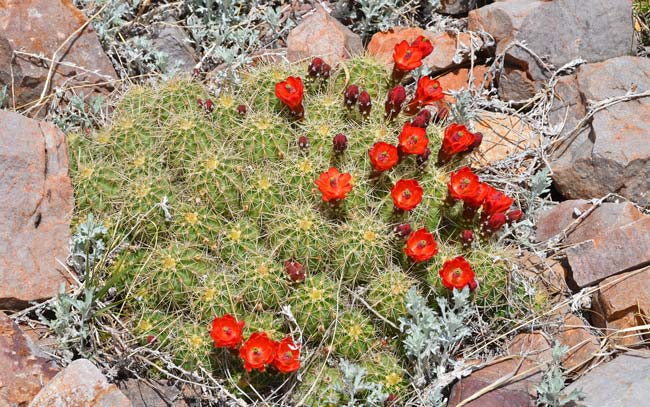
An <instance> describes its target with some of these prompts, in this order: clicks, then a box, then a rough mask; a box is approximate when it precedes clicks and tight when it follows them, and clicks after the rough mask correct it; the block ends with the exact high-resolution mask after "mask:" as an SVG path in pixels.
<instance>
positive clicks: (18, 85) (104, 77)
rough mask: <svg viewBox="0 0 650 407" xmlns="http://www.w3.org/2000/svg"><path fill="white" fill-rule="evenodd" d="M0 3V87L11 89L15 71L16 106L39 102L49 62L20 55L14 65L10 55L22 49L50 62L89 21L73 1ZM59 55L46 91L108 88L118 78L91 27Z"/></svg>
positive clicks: (44, 0) (22, 0) (6, 1)
mask: <svg viewBox="0 0 650 407" xmlns="http://www.w3.org/2000/svg"><path fill="white" fill-rule="evenodd" d="M0 4H2V7H0V50H1V52H0V87H2V86H3V85H8V86H9V89H11V87H12V70H13V81H14V82H13V86H14V90H15V96H16V105H17V106H20V105H25V104H28V103H29V102H33V101H36V100H38V99H39V97H40V95H41V92H42V91H43V87H44V86H45V81H46V78H47V75H48V71H49V66H50V63H49V62H45V61H43V60H41V59H39V58H37V57H33V56H28V55H25V54H16V58H15V59H14V63H13V64H11V63H10V61H11V55H12V53H13V52H15V51H20V52H25V53H29V54H34V55H42V56H43V57H44V58H48V59H51V58H52V57H53V56H54V53H55V52H56V51H57V49H58V48H59V47H60V46H61V45H62V44H63V43H64V42H65V41H66V39H67V38H68V37H69V36H70V35H71V34H73V33H74V32H75V31H76V30H77V29H79V28H80V27H81V26H82V25H83V24H85V23H86V22H87V21H88V20H87V19H86V17H85V16H84V14H83V13H82V12H81V11H79V10H77V9H76V8H75V7H74V5H73V4H72V1H71V0H5V1H3V2H1V3H0ZM56 57H57V60H58V61H59V62H60V63H59V64H58V65H57V66H56V69H55V71H54V75H53V76H52V81H51V84H50V86H49V88H48V90H47V92H49V91H50V90H51V89H52V88H54V87H59V86H66V87H73V86H77V87H78V86H82V85H89V84H90V85H95V87H96V88H103V89H106V88H109V89H110V85H107V84H106V82H110V81H113V80H115V79H117V74H116V73H115V69H114V68H113V65H112V64H111V62H110V60H109V59H108V57H107V56H106V54H104V51H103V50H102V47H101V45H100V43H99V41H98V39H97V35H96V34H95V31H94V30H93V28H92V26H91V25H88V26H87V27H86V28H85V29H84V30H83V31H81V33H79V35H78V36H77V37H76V38H75V39H74V40H71V41H68V42H67V43H66V45H65V46H64V47H63V48H62V49H61V51H59V53H58V54H57V55H56ZM86 93H88V92H86Z"/></svg>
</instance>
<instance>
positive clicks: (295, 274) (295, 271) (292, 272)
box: [284, 260, 305, 283]
mask: <svg viewBox="0 0 650 407" xmlns="http://www.w3.org/2000/svg"><path fill="white" fill-rule="evenodd" d="M284 269H285V270H286V272H287V274H288V275H289V278H290V279H291V281H293V282H294V283H300V282H303V281H305V267H303V265H302V264H300V263H298V262H297V261H295V260H287V261H285V262H284Z"/></svg>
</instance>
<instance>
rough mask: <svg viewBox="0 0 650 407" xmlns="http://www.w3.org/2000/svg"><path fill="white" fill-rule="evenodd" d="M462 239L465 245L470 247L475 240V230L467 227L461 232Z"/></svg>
mask: <svg viewBox="0 0 650 407" xmlns="http://www.w3.org/2000/svg"><path fill="white" fill-rule="evenodd" d="M460 240H461V242H463V247H470V246H471V245H472V242H473V241H474V232H472V231H471V230H468V229H465V230H463V231H462V232H460Z"/></svg>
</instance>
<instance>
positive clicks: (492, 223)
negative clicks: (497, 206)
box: [483, 212, 506, 235]
mask: <svg viewBox="0 0 650 407" xmlns="http://www.w3.org/2000/svg"><path fill="white" fill-rule="evenodd" d="M505 224H506V215H505V214H504V213H502V212H499V213H495V214H494V215H492V216H490V217H489V218H488V219H487V221H485V223H484V224H483V229H484V231H485V233H486V234H487V235H491V234H492V233H494V232H496V231H498V230H499V229H501V228H502V227H503V225H505Z"/></svg>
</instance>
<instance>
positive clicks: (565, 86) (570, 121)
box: [548, 74, 587, 137]
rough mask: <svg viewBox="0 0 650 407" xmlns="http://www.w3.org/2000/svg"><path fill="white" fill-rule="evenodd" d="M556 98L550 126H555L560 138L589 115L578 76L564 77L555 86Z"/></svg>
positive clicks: (550, 112) (552, 106)
mask: <svg viewBox="0 0 650 407" xmlns="http://www.w3.org/2000/svg"><path fill="white" fill-rule="evenodd" d="M553 90H554V98H553V102H552V105H551V110H550V111H549V118H548V120H549V124H550V125H551V126H554V127H555V129H556V130H557V132H558V136H560V137H562V136H565V135H567V134H568V133H569V132H571V131H572V130H573V129H574V128H575V127H576V126H577V125H578V123H579V122H580V120H582V119H583V118H584V117H585V116H586V114H587V107H586V106H585V103H584V101H583V100H582V96H581V95H580V90H579V89H578V79H577V78H576V75H575V74H573V75H567V76H562V77H560V78H559V79H558V81H557V83H556V84H555V87H554V88H553Z"/></svg>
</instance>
